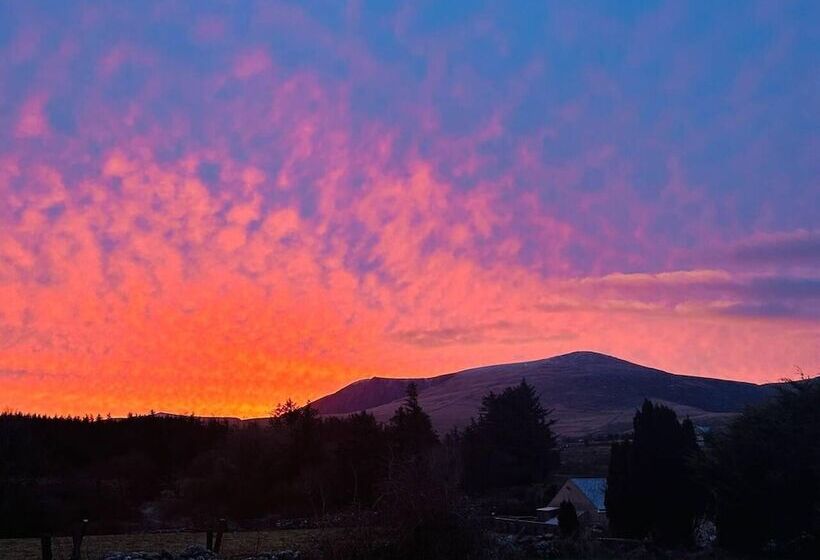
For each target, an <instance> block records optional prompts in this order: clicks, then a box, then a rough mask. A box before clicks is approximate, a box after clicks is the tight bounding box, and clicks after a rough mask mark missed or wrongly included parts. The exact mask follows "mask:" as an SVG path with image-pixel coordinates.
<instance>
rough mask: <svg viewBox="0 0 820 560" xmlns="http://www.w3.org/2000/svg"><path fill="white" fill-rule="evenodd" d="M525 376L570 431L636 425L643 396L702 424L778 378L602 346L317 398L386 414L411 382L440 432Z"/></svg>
mask: <svg viewBox="0 0 820 560" xmlns="http://www.w3.org/2000/svg"><path fill="white" fill-rule="evenodd" d="M522 379H526V380H527V382H529V383H530V384H531V385H533V386H534V387H535V389H536V391H538V393H539V394H540V397H541V402H542V403H543V405H544V406H545V407H546V408H551V409H553V410H554V413H553V418H555V419H556V420H557V423H556V425H555V429H556V430H557V432H558V433H559V434H560V435H562V436H566V437H577V436H583V435H591V434H601V433H617V432H622V431H625V430H628V429H630V427H631V423H632V416H633V415H634V412H635V409H636V408H637V407H639V406H640V405H641V403H642V402H643V399H644V398H649V399H651V400H653V401H656V402H662V403H664V404H666V405H668V406H670V407H672V408H674V409H675V410H676V411H677V412H678V414H679V415H682V416H688V417H690V418H691V419H692V420H693V421H694V422H695V423H696V424H700V425H707V426H708V425H715V424H720V423H723V422H725V421H726V420H727V419H729V418H731V417H732V416H733V415H734V414H736V413H738V412H740V411H741V410H743V408H744V407H745V406H746V405H749V404H754V403H757V402H760V401H761V400H763V399H765V398H766V397H768V396H769V395H771V394H772V392H773V391H774V388H773V386H772V385H755V384H752V383H743V382H739V381H728V380H722V379H711V378H706V377H694V376H688V375H675V374H671V373H667V372H665V371H661V370H658V369H654V368H649V367H645V366H641V365H638V364H634V363H631V362H627V361H625V360H621V359H618V358H615V357H612V356H607V355H605V354H599V353H596V352H572V353H570V354H564V355H561V356H555V357H553V358H547V359H544V360H537V361H532V362H521V363H514V364H501V365H494V366H486V367H479V368H474V369H468V370H464V371H460V372H456V373H450V374H446V375H441V376H438V377H432V378H427V379H388V378H381V377H374V378H372V379H366V380H361V381H357V382H355V383H352V384H351V385H348V386H347V387H345V388H343V389H341V390H339V391H337V392H336V393H333V394H331V395H328V396H326V397H323V398H321V399H319V400H317V401H315V402H314V403H313V406H314V407H315V408H317V409H318V410H319V412H320V413H321V414H325V415H337V414H349V413H353V412H358V411H361V410H368V411H370V412H372V413H373V414H374V415H375V416H376V418H377V419H379V420H382V421H385V420H387V419H389V418H390V416H391V415H392V414H393V412H394V411H395V409H396V407H398V406H399V404H400V403H401V400H402V398H403V395H404V391H405V389H406V387H407V384H408V383H410V382H411V381H415V382H416V383H417V384H418V386H419V401H420V403H421V405H422V406H423V407H424V409H425V410H426V411H427V412H428V413H429V414H430V416H431V418H432V420H433V423H434V425H435V427H436V429H437V430H438V431H439V433H444V432H446V431H448V430H450V429H451V428H453V427H460V426H464V425H466V424H467V423H468V422H469V421H470V418H471V417H473V416H475V415H476V414H477V411H478V408H479V406H480V404H481V398H482V397H483V396H484V395H486V394H487V393H488V392H489V391H495V392H500V391H502V390H503V389H504V387H508V386H510V385H514V384H517V383H519V382H520V381H521V380H522Z"/></svg>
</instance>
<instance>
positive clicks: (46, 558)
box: [40, 535, 52, 560]
mask: <svg viewBox="0 0 820 560" xmlns="http://www.w3.org/2000/svg"><path fill="white" fill-rule="evenodd" d="M40 549H41V550H42V551H43V560H51V559H52V555H51V535H43V536H41V537H40Z"/></svg>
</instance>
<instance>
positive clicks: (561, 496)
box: [536, 478, 608, 527]
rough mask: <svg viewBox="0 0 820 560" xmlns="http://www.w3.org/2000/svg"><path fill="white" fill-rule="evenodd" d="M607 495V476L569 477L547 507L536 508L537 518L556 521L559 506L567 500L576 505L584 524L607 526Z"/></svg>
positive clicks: (544, 520) (579, 517)
mask: <svg viewBox="0 0 820 560" xmlns="http://www.w3.org/2000/svg"><path fill="white" fill-rule="evenodd" d="M605 497H606V479H605V478H569V479H567V481H566V482H565V483H564V485H563V486H561V489H560V490H558V493H557V494H556V495H555V497H554V498H553V499H552V500H551V501H550V503H549V504H547V506H546V507H542V508H539V509H538V510H536V519H537V520H538V521H543V522H548V523H549V522H552V523H556V522H557V520H556V516H557V515H558V508H559V506H560V505H561V502H563V501H565V500H566V501H568V502H570V503H571V504H572V505H573V506H575V511H576V512H578V521H580V522H581V524H582V525H587V526H592V525H596V526H599V527H606V526H607V524H608V522H607V517H606V505H605V504H604V498H605Z"/></svg>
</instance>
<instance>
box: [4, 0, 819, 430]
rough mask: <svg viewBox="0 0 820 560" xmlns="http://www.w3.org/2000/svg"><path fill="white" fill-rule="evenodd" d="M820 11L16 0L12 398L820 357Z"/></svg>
mask: <svg viewBox="0 0 820 560" xmlns="http://www.w3.org/2000/svg"><path fill="white" fill-rule="evenodd" d="M819 53H820V4H819V3H817V2H812V1H804V2H801V1H794V2H781V1H749V2H713V1H706V2H686V3H683V2H678V1H674V0H673V1H669V2H650V1H642V2H631V1H619V2H524V1H520V2H518V1H517V2H508V1H500V2H417V1H414V2H406V3H404V2H383V1H379V2H364V1H361V2H360V1H351V2H347V3H345V2H336V1H326V2H324V1H323V2H299V3H296V2H281V3H280V2H268V1H265V2H251V1H247V2H221V1H220V2H210V1H197V2H193V1H190V2H112V1H108V2H106V1H102V2H81V1H64V2H36V1H32V2H13V1H10V0H2V1H0V409H11V410H22V411H28V412H39V413H49V414H86V413H91V414H96V413H102V414H106V413H112V414H114V415H121V414H125V413H126V412H129V411H132V412H145V411H148V410H151V409H154V410H162V411H169V412H184V413H190V412H194V413H197V414H216V415H235V416H242V417H252V416H261V415H265V414H267V413H268V412H269V411H270V410H271V409H272V408H273V407H274V406H275V405H276V403H277V402H281V401H284V400H285V399H287V398H289V397H290V398H293V399H294V400H296V401H298V402H305V401H306V400H308V399H316V398H318V397H320V396H322V395H324V394H326V393H328V392H331V391H334V390H336V389H338V388H340V387H342V386H344V385H346V384H347V383H350V382H352V381H354V380H357V379H360V378H364V377H371V376H393V377H395V376H408V377H420V376H431V375H436V374H440V373H445V372H449V371H455V370H458V369H463V368H467V367H472V366H478V365H485V364H492V363H501V362H514V361H521V360H531V359H538V358H544V357H549V356H552V355H556V354H560V353H565V352H570V351H573V350H594V351H599V352H605V353H608V354H612V355H615V356H619V357H622V358H624V359H628V360H631V361H636V362H639V363H643V364H647V365H651V366H654V367H659V368H662V369H664V370H667V371H672V372H677V373H688V374H693V375H702V376H711V377H721V378H727V379H736V380H744V381H751V382H756V383H761V382H769V381H777V380H779V379H781V378H783V377H794V376H795V375H797V372H798V370H797V368H798V367H799V368H802V370H803V371H804V372H805V373H807V374H813V373H816V372H818V371H820V226H818V224H820V157H818V153H820V64H819V63H820V60H819V58H820V54H819Z"/></svg>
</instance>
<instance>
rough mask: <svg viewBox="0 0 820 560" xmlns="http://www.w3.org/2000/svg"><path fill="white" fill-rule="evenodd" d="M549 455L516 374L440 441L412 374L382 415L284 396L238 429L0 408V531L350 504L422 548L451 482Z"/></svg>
mask: <svg viewBox="0 0 820 560" xmlns="http://www.w3.org/2000/svg"><path fill="white" fill-rule="evenodd" d="M487 449H492V450H493V457H492V460H491V461H490V462H488V460H489V458H488V457H486V456H483V455H482V454H483V453H484V451H485V450H487ZM556 458H557V453H556V452H555V437H554V435H553V433H552V431H551V421H550V420H549V413H548V412H547V411H545V410H543V408H541V405H540V403H539V401H538V397H537V395H536V394H535V392H534V390H533V389H532V387H531V386H529V385H528V384H526V382H522V383H521V384H520V385H519V386H517V387H515V388H510V389H508V390H505V391H504V392H503V393H502V394H500V395H492V394H490V395H488V396H487V398H485V399H484V403H483V405H482V408H481V411H480V415H479V417H478V419H477V420H476V421H475V422H473V424H472V425H471V426H470V427H469V428H468V429H467V430H466V431H465V432H464V434H457V433H453V434H450V435H449V436H448V437H446V438H444V441H443V442H442V441H441V440H440V438H439V437H438V435H437V434H436V432H435V431H434V429H433V426H432V423H431V421H430V417H429V416H428V415H427V414H426V413H425V412H424V410H423V409H422V407H421V405H420V404H419V400H418V393H417V390H416V387H415V385H414V384H410V385H409V387H408V391H407V397H406V399H405V401H404V402H403V403H402V405H401V406H399V407H398V409H397V410H396V412H395V414H394V415H393V417H392V418H391V419H390V420H389V421H388V422H386V423H384V424H382V423H379V422H377V421H376V419H375V418H374V417H373V415H371V414H369V413H366V412H361V413H358V414H353V415H350V416H347V417H327V418H323V417H319V416H318V414H317V412H316V410H315V409H314V408H312V407H311V406H309V405H308V406H304V407H298V406H296V405H294V404H293V403H292V402H290V401H288V402H286V403H284V404H282V405H280V406H278V407H277V409H276V411H275V413H274V415H273V417H272V418H271V420H270V421H269V422H267V423H264V422H256V423H248V424H246V425H243V426H241V427H237V426H229V425H228V424H227V423H225V422H220V421H215V420H214V421H202V420H200V419H197V418H194V417H171V416H165V415H154V414H152V415H147V416H130V417H128V418H123V419H103V418H99V417H98V418H90V417H89V418H48V417H43V416H36V415H25V414H9V413H7V414H2V415H0V536H19V535H38V534H40V533H41V532H44V531H47V532H61V531H65V530H67V529H68V528H69V527H70V526H71V524H72V523H73V522H74V521H76V520H77V519H79V518H87V519H89V520H90V521H91V523H92V525H93V526H94V527H96V529H97V530H111V531H115V530H122V529H124V528H133V529H136V528H142V527H145V526H150V525H152V524H155V525H156V526H173V525H177V526H178V525H180V524H193V525H201V524H204V523H207V522H209V521H210V520H213V519H214V518H217V517H226V518H229V519H232V520H241V519H255V520H259V519H265V518H268V519H269V520H271V521H273V520H275V519H276V518H295V517H321V516H323V515H326V514H331V513H334V512H339V511H349V510H350V509H351V508H353V509H354V510H366V511H379V512H381V514H380V516H381V518H382V519H383V520H384V521H386V522H388V523H389V524H390V525H391V526H393V527H395V528H398V529H400V533H401V534H402V535H414V537H413V541H414V542H415V543H416V544H417V545H419V546H421V547H422V549H424V547H428V548H430V547H432V548H430V550H432V549H437V548H438V547H441V546H444V545H445V544H446V540H445V541H441V539H439V538H438V537H436V535H440V534H442V532H447V531H449V530H450V529H452V528H453V527H457V526H461V521H460V520H459V518H458V516H454V514H453V511H454V508H455V509H457V504H459V503H461V499H462V498H461V497H462V495H463V493H462V492H461V489H462V488H467V489H469V490H470V491H471V492H475V491H480V490H481V489H484V488H497V487H500V486H505V485H510V484H528V483H531V482H535V481H544V480H546V477H547V476H548V475H549V473H550V469H551V468H552V467H553V466H554V465H555V462H556ZM505 466H510V467H513V469H512V471H511V472H507V470H506V468H505ZM457 540H458V539H456V541H457ZM468 540H469V539H468ZM419 543H421V544H419ZM405 545H406V546H405V549H407V550H410V549H412V547H409V546H408V545H407V543H405ZM428 552H429V551H428ZM451 552H452V551H451Z"/></svg>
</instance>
